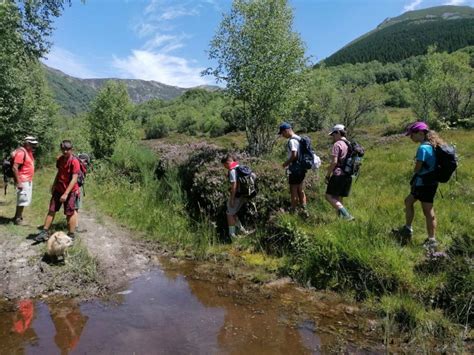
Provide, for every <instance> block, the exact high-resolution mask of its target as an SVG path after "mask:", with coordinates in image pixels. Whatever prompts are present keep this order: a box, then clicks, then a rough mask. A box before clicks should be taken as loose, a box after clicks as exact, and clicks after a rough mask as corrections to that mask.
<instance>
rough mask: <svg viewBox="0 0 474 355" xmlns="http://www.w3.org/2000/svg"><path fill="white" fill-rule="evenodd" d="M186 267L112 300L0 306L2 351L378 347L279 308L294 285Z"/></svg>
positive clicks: (156, 273) (156, 275)
mask: <svg viewBox="0 0 474 355" xmlns="http://www.w3.org/2000/svg"><path fill="white" fill-rule="evenodd" d="M191 267H192V266H191ZM183 270H184V271H183ZM186 272H190V267H188V269H182V270H176V269H174V267H170V268H167V267H166V266H164V267H163V269H156V270H153V271H151V272H149V273H147V274H144V275H142V276H141V277H140V278H138V279H136V280H134V281H132V282H130V284H129V285H128V286H127V288H124V289H123V290H122V291H119V292H118V294H115V295H113V297H112V299H109V300H107V301H99V300H97V301H92V302H86V303H77V302H76V301H75V300H72V299H68V300H49V301H38V300H19V301H17V302H16V303H14V304H12V303H8V304H7V303H3V304H0V354H17V353H20V354H21V353H25V354H68V353H71V354H85V353H88V354H134V353H135V354H169V353H173V354H189V353H194V354H213V353H228V354H304V353H316V354H319V353H328V352H333V351H346V352H350V353H373V350H372V351H370V350H366V349H365V350H364V349H362V348H360V347H357V346H356V345H354V344H352V343H351V341H348V340H347V339H343V338H341V336H340V335H339V334H338V332H337V330H336V331H328V332H327V331H321V330H320V327H322V326H325V324H326V323H327V322H332V321H331V317H329V318H328V319H326V318H324V317H321V316H318V317H316V316H314V315H311V314H310V313H308V312H307V311H309V310H304V309H301V307H303V305H302V304H298V305H296V306H297V307H295V308H292V307H290V308H288V307H282V305H283V304H284V303H286V304H288V303H291V302H294V303H298V302H299V299H298V297H297V296H294V297H293V296H291V295H292V294H293V293H294V294H295V295H297V291H292V292H290V293H288V292H286V293H285V292H283V293H282V295H283V296H281V297H280V296H273V295H272V296H270V297H269V296H268V294H267V295H265V294H263V295H257V296H252V297H247V296H245V292H242V285H239V284H238V283H230V282H229V280H228V279H227V280H225V279H220V280H219V281H218V282H210V281H207V280H196V279H194V278H191V277H188V276H189V275H188V276H186ZM279 292H280V291H279ZM254 293H255V292H254ZM300 306H301V307H300ZM290 309H292V311H291V310H290ZM306 314H307V315H306ZM334 324H337V322H334ZM326 325H327V324H326ZM379 350H380V348H379ZM380 352H381V351H380Z"/></svg>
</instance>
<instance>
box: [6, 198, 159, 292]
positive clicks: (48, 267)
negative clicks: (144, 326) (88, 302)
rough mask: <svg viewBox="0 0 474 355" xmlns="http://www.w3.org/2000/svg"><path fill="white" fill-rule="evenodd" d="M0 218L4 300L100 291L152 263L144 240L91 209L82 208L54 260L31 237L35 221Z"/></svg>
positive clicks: (60, 227)
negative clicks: (67, 243)
mask: <svg viewBox="0 0 474 355" xmlns="http://www.w3.org/2000/svg"><path fill="white" fill-rule="evenodd" d="M4 205H7V206H8V205H10V204H5V203H4ZM0 207H1V208H2V212H3V211H5V208H4V206H0ZM8 207H9V206H8ZM10 209H11V208H10ZM5 214H6V213H2V215H3V216H4V215H5ZM99 219H100V221H99ZM0 223H1V226H0V227H1V229H0V231H1V233H0V251H1V253H0V279H1V281H0V294H1V295H2V298H4V299H17V298H34V297H43V298H45V297H48V296H51V295H61V296H67V297H78V298H80V299H87V298H91V297H95V296H103V295H106V294H108V293H110V292H113V291H114V290H116V289H119V288H121V287H122V286H123V285H124V284H126V283H127V282H128V281H129V280H131V279H133V278H135V277H137V276H139V275H140V274H142V273H143V272H145V271H147V270H149V269H150V268H151V267H153V265H155V262H154V261H152V256H151V254H150V252H149V249H150V248H149V247H148V246H147V245H146V243H144V242H140V241H139V240H137V239H136V238H134V237H133V235H132V234H131V233H130V232H129V231H127V230H125V229H124V228H120V227H119V226H117V225H115V224H114V223H113V222H112V221H111V220H110V219H108V218H105V217H100V218H98V214H97V213H95V212H91V211H81V214H80V223H81V225H80V230H81V232H80V233H78V238H77V241H76V242H75V245H74V246H73V248H72V250H71V251H69V255H68V257H67V258H66V261H65V262H59V263H52V262H51V261H50V260H48V258H47V256H46V255H45V251H46V246H45V244H43V243H39V244H38V243H36V242H35V241H34V240H33V237H34V235H35V233H37V232H38V230H37V228H35V226H28V225H27V226H14V225H13V224H12V223H11V220H9V219H8V218H6V217H1V220H0ZM53 228H54V229H56V230H66V225H65V223H64V222H59V223H58V224H56V225H54V226H53Z"/></svg>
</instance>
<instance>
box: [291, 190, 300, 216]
mask: <svg viewBox="0 0 474 355" xmlns="http://www.w3.org/2000/svg"><path fill="white" fill-rule="evenodd" d="M298 186H299V185H290V195H291V209H292V210H295V209H296V207H298V202H299V197H298Z"/></svg>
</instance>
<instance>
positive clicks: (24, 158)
mask: <svg viewBox="0 0 474 355" xmlns="http://www.w3.org/2000/svg"><path fill="white" fill-rule="evenodd" d="M17 150H21V151H23V154H24V155H23V163H21V164H20V165H21V167H23V165H25V161H26V154H28V152H27V151H26V149H25V148H24V147H18V148H17V149H15V151H17ZM15 155H16V154H15ZM13 160H15V158H14V157H13ZM13 163H14V162H13ZM21 167H18V170H20V169H21Z"/></svg>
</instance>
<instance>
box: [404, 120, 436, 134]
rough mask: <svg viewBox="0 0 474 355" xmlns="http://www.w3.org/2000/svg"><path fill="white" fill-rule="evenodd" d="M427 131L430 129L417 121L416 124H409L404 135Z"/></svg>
mask: <svg viewBox="0 0 474 355" xmlns="http://www.w3.org/2000/svg"><path fill="white" fill-rule="evenodd" d="M429 129H430V127H429V126H428V125H427V124H426V123H425V122H421V121H418V122H415V123H412V124H410V125H409V126H408V127H407V130H406V132H405V135H406V136H409V135H410V134H412V133H417V132H419V131H428V130H429Z"/></svg>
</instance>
